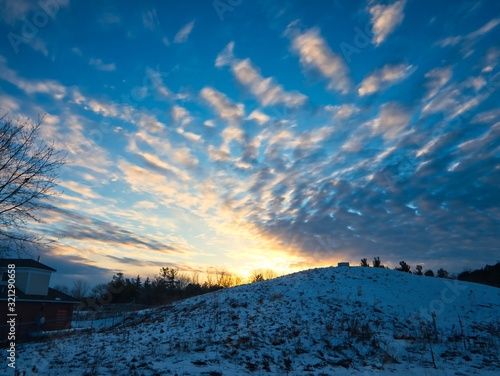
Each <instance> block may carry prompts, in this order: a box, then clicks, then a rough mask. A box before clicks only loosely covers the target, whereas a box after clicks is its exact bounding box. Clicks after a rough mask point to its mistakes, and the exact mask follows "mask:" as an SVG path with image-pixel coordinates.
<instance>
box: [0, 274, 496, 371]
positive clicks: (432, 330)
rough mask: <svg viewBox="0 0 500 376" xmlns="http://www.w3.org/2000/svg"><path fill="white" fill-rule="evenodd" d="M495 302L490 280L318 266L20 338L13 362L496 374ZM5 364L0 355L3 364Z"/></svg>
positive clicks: (22, 367) (65, 366)
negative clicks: (87, 327)
mask: <svg viewBox="0 0 500 376" xmlns="http://www.w3.org/2000/svg"><path fill="white" fill-rule="evenodd" d="M433 312H434V315H433ZM499 312H500V289H497V288H493V287H488V286H483V285H478V284H472V283H466V282H458V281H452V280H443V279H439V278H429V277H419V276H415V275H410V274H407V273H401V272H396V271H392V270H386V269H374V268H361V267H356V268H324V269H313V270H309V271H305V272H301V273H296V274H292V275H289V276H285V277H281V278H278V279H275V280H272V281H266V282H260V283H256V284H252V285H245V286H239V287H236V288H232V289H228V290H221V291H218V292H216V293H212V294H207V295H203V296H199V297H196V298H192V299H188V300H185V301H182V302H179V303H176V304H174V305H171V306H168V307H162V308H159V309H156V310H149V311H145V312H142V313H135V314H133V315H131V316H130V317H129V318H127V319H125V320H124V321H123V322H122V323H121V324H119V325H117V326H116V327H114V328H111V329H107V330H102V331H101V332H99V333H98V332H95V331H94V332H84V333H78V334H75V335H72V336H68V337H66V338H61V339H57V340H53V341H46V342H43V343H32V344H25V345H21V344H20V345H18V349H17V369H18V371H21V372H22V371H26V375H68V376H69V375H78V376H82V375H145V376H146V375H147V376H149V375H176V374H177V375H178V376H181V375H212V376H215V375H244V374H252V375H399V374H405V375H457V376H465V375H496V374H498V372H499V371H500V360H499V351H500V350H499V349H500V347H499V345H500V339H499V333H500V317H499V315H500V313H499ZM433 358H434V360H433ZM12 374H13V372H12V370H8V369H7V367H6V364H5V367H4V368H1V369H0V375H12ZM21 374H22V373H21Z"/></svg>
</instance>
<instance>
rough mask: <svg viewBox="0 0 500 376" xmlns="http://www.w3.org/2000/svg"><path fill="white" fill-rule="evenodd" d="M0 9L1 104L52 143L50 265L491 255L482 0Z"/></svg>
mask: <svg viewBox="0 0 500 376" xmlns="http://www.w3.org/2000/svg"><path fill="white" fill-rule="evenodd" d="M0 5H1V7H2V9H3V12H2V16H1V18H0V28H1V33H0V34H1V35H2V38H0V109H1V111H2V113H5V112H10V114H11V115H16V116H17V115H21V116H29V117H31V118H37V117H38V116H39V115H42V114H46V116H45V122H44V127H43V132H44V136H45V137H46V139H47V140H51V141H54V142H55V144H56V145H57V146H58V147H59V148H61V149H64V150H65V151H67V153H68V156H69V159H70V163H69V164H68V165H67V166H65V167H64V168H63V170H62V171H61V181H60V190H61V192H62V194H61V195H60V196H58V197H57V199H56V201H55V202H54V205H55V207H56V210H54V211H51V212H47V213H42V216H43V218H44V220H45V223H44V224H42V225H37V227H36V230H37V231H41V232H43V233H44V234H46V236H47V237H54V238H59V239H60V242H59V244H58V245H56V246H55V247H53V248H52V249H51V250H50V251H48V253H47V254H46V255H45V256H43V259H44V260H45V262H46V263H47V264H49V265H50V264H53V265H54V264H55V265H54V266H55V267H56V268H57V269H59V273H58V275H59V277H58V278H59V279H58V281H62V282H67V281H69V278H84V279H87V280H89V281H90V282H100V281H105V280H109V279H110V278H111V276H112V275H113V274H114V273H115V272H117V271H123V272H124V273H125V274H127V275H137V274H141V275H142V276H146V275H150V276H152V275H154V274H156V273H157V271H158V268H159V267H160V266H174V267H178V268H180V269H182V270H184V271H191V270H206V269H207V268H209V267H215V266H216V267H219V268H221V267H224V268H226V269H227V270H230V271H234V272H237V273H239V274H242V275H243V276H245V275H248V273H250V272H251V271H252V270H254V269H257V268H273V269H275V270H277V271H279V272H281V273H286V272H291V271H295V270H301V269H305V268H310V267H315V266H322V265H332V264H334V263H336V262H338V261H351V262H352V263H358V262H359V259H360V258H361V257H367V258H369V259H372V258H373V257H374V256H380V257H381V259H382V261H383V262H384V261H385V262H386V263H387V264H389V265H391V266H395V265H397V263H398V262H399V261H401V260H405V261H406V262H407V263H409V264H410V265H412V266H414V265H416V264H422V265H424V269H427V268H438V267H441V266H446V267H448V269H450V270H452V271H457V272H459V271H461V270H462V269H463V267H482V266H484V265H485V264H486V263H493V262H496V261H497V260H499V259H500V252H499V243H500V242H499V239H498V233H499V230H500V210H499V197H500V195H499V194H498V186H499V183H500V164H499V157H500V143H499V135H500V122H499V115H500V110H499V108H498V102H499V91H498V89H499V81H500V75H499V72H498V61H499V56H500V48H499V47H498V40H499V37H500V25H499V24H500V12H499V11H500V4H499V3H498V2H497V1H494V0H491V1H487V0H479V1H458V2H451V1H415V0H413V1H412V0H399V1H375V0H368V1H366V0H365V1H343V0H335V1H315V2H306V1H286V2H269V1H248V0H241V1H238V0H234V1H229V0H220V1H182V2H170V1H169V2H160V1H145V2H138V1H113V0H107V1H87V2H76V1H74V0H72V1H69V0H46V1H43V0H42V1H41V2H37V1H29V0H16V1H14V0H0ZM495 40H496V41H497V42H495Z"/></svg>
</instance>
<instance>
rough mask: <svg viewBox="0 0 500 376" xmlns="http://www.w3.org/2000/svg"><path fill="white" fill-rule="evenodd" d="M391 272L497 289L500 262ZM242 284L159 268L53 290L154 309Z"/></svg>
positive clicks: (88, 301) (260, 273) (226, 276)
mask: <svg viewBox="0 0 500 376" xmlns="http://www.w3.org/2000/svg"><path fill="white" fill-rule="evenodd" d="M360 266H361V267H370V265H369V263H368V260H367V259H366V258H363V259H361V263H360ZM372 267H374V268H387V269H389V268H388V267H385V266H384V265H383V264H382V262H381V260H380V258H379V257H375V258H374V259H373V262H372ZM394 269H395V270H397V271H400V272H405V273H411V274H415V275H419V276H425V277H434V276H436V277H438V278H449V279H457V280H460V281H467V282H474V283H479V284H484V285H489V286H494V287H500V262H497V263H496V264H495V265H486V266H485V267H484V268H481V269H477V270H467V271H463V272H461V273H459V274H458V275H450V274H449V273H448V272H447V271H446V270H445V269H443V268H440V269H438V270H437V272H436V274H434V271H433V270H431V269H428V270H426V271H425V272H424V271H423V268H422V266H421V265H416V267H415V270H414V271H412V270H411V267H410V265H408V264H407V263H406V262H405V261H401V262H400V263H399V267H396V268H394ZM276 277H278V274H277V273H276V272H274V271H273V270H271V269H265V270H256V271H254V272H253V273H252V275H251V276H250V278H249V279H248V281H247V282H249V283H256V282H261V281H265V280H269V279H274V278H276ZM244 282H245V281H243V280H242V278H240V277H238V276H236V275H233V274H231V273H229V272H227V271H225V270H224V269H213V270H212V271H209V272H207V275H206V277H205V280H204V281H203V282H201V281H200V274H199V273H197V272H195V273H193V274H191V275H188V274H185V273H181V272H179V270H178V269H174V268H168V267H162V268H160V272H159V273H158V275H156V276H155V277H154V278H152V279H150V278H149V277H147V278H146V279H145V280H144V281H143V280H142V279H141V277H140V276H139V275H138V276H137V277H135V278H126V277H125V276H124V274H123V273H116V274H115V275H114V276H113V278H112V279H111V281H110V282H108V283H103V284H99V285H97V286H95V287H94V288H92V289H90V287H89V285H88V284H87V283H86V282H84V281H82V280H77V281H74V284H73V288H72V289H69V288H68V287H67V286H60V285H59V286H55V287H54V289H56V290H58V291H61V292H63V293H66V294H69V295H72V296H73V297H75V298H77V299H79V300H81V301H82V302H83V303H84V305H87V306H89V307H90V306H99V305H106V304H139V305H145V306H157V305H162V304H167V303H171V302H173V301H176V300H180V299H185V298H190V297H193V296H197V295H202V294H206V293H209V292H213V291H217V290H221V289H225V288H230V287H233V286H237V285H241V284H243V283H244Z"/></svg>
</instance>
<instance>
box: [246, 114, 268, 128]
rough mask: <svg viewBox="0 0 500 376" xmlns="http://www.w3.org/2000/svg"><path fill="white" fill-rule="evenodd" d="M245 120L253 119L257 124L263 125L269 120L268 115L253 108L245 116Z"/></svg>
mask: <svg viewBox="0 0 500 376" xmlns="http://www.w3.org/2000/svg"><path fill="white" fill-rule="evenodd" d="M246 119H247V120H255V121H256V122H257V123H259V125H263V124H265V123H267V122H268V121H269V119H270V118H269V116H267V115H266V114H265V113H263V112H262V111H259V110H254V111H252V112H251V113H250V115H248V116H247V117H246Z"/></svg>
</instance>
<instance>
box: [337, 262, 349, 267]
mask: <svg viewBox="0 0 500 376" xmlns="http://www.w3.org/2000/svg"><path fill="white" fill-rule="evenodd" d="M341 266H349V263H348V262H339V263H338V264H337V267H341Z"/></svg>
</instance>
